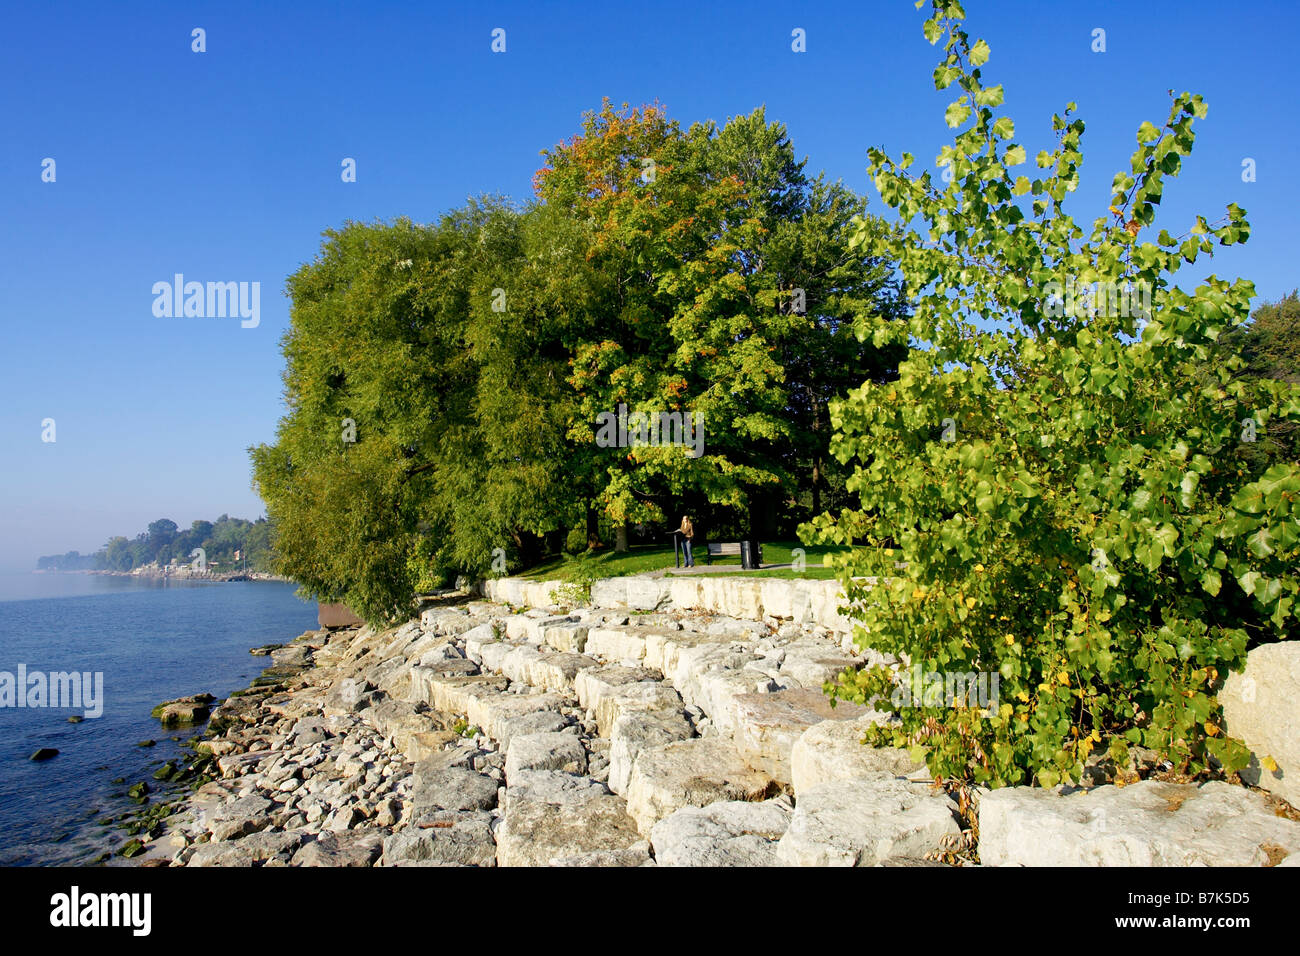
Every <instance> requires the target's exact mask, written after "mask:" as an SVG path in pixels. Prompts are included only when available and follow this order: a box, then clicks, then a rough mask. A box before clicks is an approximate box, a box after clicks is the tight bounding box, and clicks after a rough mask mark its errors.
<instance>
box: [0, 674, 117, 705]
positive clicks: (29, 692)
mask: <svg viewBox="0 0 1300 956" xmlns="http://www.w3.org/2000/svg"><path fill="white" fill-rule="evenodd" d="M0 707H31V708H42V707H45V708H50V709H53V710H64V709H67V710H80V711H81V712H82V713H83V715H84V716H86V717H90V718H92V719H93V718H95V717H101V716H103V713H104V673H103V671H95V672H94V673H91V672H90V671H85V672H84V673H82V672H78V671H51V672H50V673H48V674H47V673H45V672H44V671H29V670H28V669H27V665H26V664H19V665H18V673H17V674H14V673H11V672H10V671H0Z"/></svg>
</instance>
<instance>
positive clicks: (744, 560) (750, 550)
mask: <svg viewBox="0 0 1300 956" xmlns="http://www.w3.org/2000/svg"><path fill="white" fill-rule="evenodd" d="M762 564H763V549H762V548H761V547H760V546H759V543H758V542H757V541H742V542H740V566H741V567H742V568H744V569H745V570H746V571H753V570H755V569H757V568H759V567H761V566H762Z"/></svg>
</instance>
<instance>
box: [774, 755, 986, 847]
mask: <svg viewBox="0 0 1300 956" xmlns="http://www.w3.org/2000/svg"><path fill="white" fill-rule="evenodd" d="M956 806H957V805H956V804H955V803H954V802H953V800H952V799H951V798H949V797H948V796H947V794H944V793H936V792H934V791H933V789H932V788H931V787H929V786H926V785H923V784H917V783H909V782H908V781H906V780H900V779H898V778H897V777H894V776H892V775H890V774H878V775H876V776H875V777H869V778H864V779H857V780H838V781H833V782H831V783H823V784H819V785H817V786H815V787H812V788H810V789H808V790H806V791H805V792H804V793H802V794H800V796H799V798H798V802H797V804H796V805H795V810H794V816H793V817H792V818H791V820H790V827H789V829H787V830H786V832H785V835H784V836H783V837H781V842H780V844H779V845H778V846H777V860H778V862H779V863H780V864H781V865H783V866H875V865H876V864H879V863H885V862H887V861H889V860H912V859H920V858H922V857H924V856H925V855H926V854H927V853H931V852H933V851H936V850H939V849H941V848H942V847H943V840H944V838H945V837H957V836H959V835H960V833H961V829H960V827H959V826H958V824H957V820H956V818H955V816H954V815H953V814H954V811H955V810H956Z"/></svg>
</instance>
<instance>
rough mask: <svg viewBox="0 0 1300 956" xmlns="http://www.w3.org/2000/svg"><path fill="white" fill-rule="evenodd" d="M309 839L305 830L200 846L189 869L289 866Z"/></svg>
mask: <svg viewBox="0 0 1300 956" xmlns="http://www.w3.org/2000/svg"><path fill="white" fill-rule="evenodd" d="M306 839H307V834H306V833H304V832H303V831H302V830H282V831H276V832H273V833H254V834H252V835H251V836H246V837H244V838H243V839H242V840H235V841H233V842H230V843H200V844H199V845H198V846H196V847H194V850H193V853H192V854H191V856H190V858H189V862H188V863H187V864H186V865H187V866H288V865H289V862H290V861H291V860H292V859H293V857H294V855H295V853H296V852H297V850H298V848H299V847H300V846H302V844H303V841H305V840H306Z"/></svg>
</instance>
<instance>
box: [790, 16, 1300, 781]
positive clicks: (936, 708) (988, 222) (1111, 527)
mask: <svg viewBox="0 0 1300 956" xmlns="http://www.w3.org/2000/svg"><path fill="white" fill-rule="evenodd" d="M932 13H933V15H932V16H931V17H930V18H929V19H928V20H927V21H926V23H925V36H926V38H927V39H928V40H929V41H930V42H931V43H932V44H934V43H938V42H940V41H944V50H945V51H946V56H945V57H944V59H943V61H942V62H941V63H940V64H939V67H938V69H936V71H935V74H934V79H935V86H936V88H938V89H940V90H943V89H947V88H950V87H952V88H956V89H958V90H960V91H961V92H960V96H959V97H958V98H957V99H956V101H955V102H953V103H952V104H951V105H950V106H949V107H948V109H947V112H946V119H947V122H948V125H949V126H950V127H952V128H954V129H955V130H957V131H958V132H957V133H956V134H955V139H954V142H953V145H951V146H946V147H944V149H943V151H942V152H941V154H940V156H939V157H938V162H939V165H940V166H946V167H947V168H948V170H949V171H950V172H951V177H950V178H951V182H947V181H946V179H947V178H948V177H945V180H944V181H937V179H934V178H932V177H931V175H930V173H929V172H922V173H921V174H919V175H915V174H912V173H909V172H908V168H909V167H910V166H911V164H912V162H913V157H912V156H910V155H907V154H904V155H903V156H902V158H901V159H900V160H899V161H898V162H895V161H893V160H891V159H890V158H888V157H887V156H886V155H885V154H884V153H883V152H882V151H880V150H871V151H870V156H871V171H872V174H873V176H874V177H875V182H876V186H877V188H878V189H879V191H880V193H881V196H882V197H883V198H884V200H885V202H886V203H887V204H888V205H890V206H891V207H893V208H894V209H895V210H896V211H897V212H898V214H899V220H900V222H901V223H903V224H904V225H903V226H901V227H900V228H899V229H898V230H896V232H895V233H894V234H893V235H892V236H889V237H886V238H884V239H883V240H880V239H877V240H876V241H875V242H874V245H873V248H872V250H871V251H872V252H873V254H879V255H884V256H886V257H889V258H895V259H897V260H898V261H899V262H900V263H901V268H902V271H903V274H904V278H905V280H906V284H907V291H908V294H909V296H910V298H911V300H912V302H913V304H914V309H915V311H914V313H913V315H912V317H911V319H910V321H909V322H908V323H906V324H904V323H900V322H885V321H877V320H873V319H872V317H866V318H864V319H862V320H861V321H860V323H859V334H860V335H863V336H864V337H865V336H868V335H870V336H871V337H872V338H873V339H874V342H875V344H876V345H877V346H882V345H886V344H889V343H891V342H901V341H904V340H906V339H908V338H909V337H910V344H911V346H912V351H911V353H910V356H909V358H908V359H907V360H906V361H905V362H903V363H902V365H901V366H900V376H899V379H898V380H897V381H896V382H890V383H885V384H872V383H868V384H865V385H863V386H862V387H861V388H859V389H857V390H855V391H853V392H851V393H850V394H849V395H848V397H847V398H846V399H844V400H843V401H841V402H840V403H838V404H837V405H836V406H835V408H834V410H833V413H832V421H833V425H834V428H835V429H836V437H835V440H834V444H833V451H834V454H835V455H836V457H837V458H838V459H839V460H840V461H841V462H845V463H852V466H853V474H852V478H851V480H850V482H849V489H850V490H851V491H854V492H856V493H857V495H858V496H859V504H860V507H858V508H854V509H847V510H844V511H841V512H840V513H839V514H838V515H837V516H830V515H824V516H821V517H819V518H817V519H814V521H812V522H811V523H810V525H809V526H805V528H804V529H801V536H803V535H805V534H814V535H815V536H816V537H817V539H818V540H820V541H821V542H823V543H837V544H856V545H863V544H865V545H867V546H866V547H859V548H855V549H854V550H852V551H851V552H850V553H849V554H848V555H847V556H843V557H837V558H835V559H834V561H835V563H836V566H837V567H838V569H839V571H840V573H841V575H842V577H843V579H844V580H845V582H846V589H847V593H848V599H849V606H848V608H847V609H846V613H850V614H852V615H853V616H854V617H855V618H856V619H857V620H858V621H860V622H861V624H862V627H860V628H859V629H858V631H857V634H856V637H857V640H858V641H859V643H860V644H861V645H863V646H866V645H868V644H869V645H870V646H871V647H872V648H875V649H876V650H879V651H882V652H885V653H888V654H893V655H896V656H898V657H900V658H901V657H906V658H907V659H908V661H909V663H910V664H911V665H912V666H913V667H916V668H917V669H918V670H919V671H920V672H921V673H923V674H930V673H931V672H937V673H939V674H952V673H954V672H956V673H969V672H976V673H980V672H983V673H985V674H990V673H995V674H997V675H998V676H999V679H1000V695H999V700H998V701H997V702H996V704H991V705H990V706H989V707H988V708H987V710H986V709H984V708H976V707H948V708H945V707H943V706H941V705H939V704H936V702H934V701H928V702H927V701H924V700H922V701H919V702H915V703H916V704H917V706H901V705H898V706H894V710H895V711H896V713H897V715H898V717H899V722H898V723H896V724H894V725H892V726H890V727H886V728H880V729H877V730H875V731H873V732H872V734H871V735H870V738H869V742H871V743H875V744H894V745H907V746H913V747H920V748H923V749H924V750H925V752H926V759H927V762H928V765H929V767H930V769H931V770H932V771H933V772H934V773H935V774H936V775H938V776H943V777H953V778H960V779H965V780H969V781H974V782H978V783H981V784H987V785H993V786H1000V785H1007V784H1019V783H1024V782H1027V781H1033V780H1037V781H1038V782H1039V783H1041V784H1043V785H1045V786H1052V785H1055V784H1057V783H1059V782H1063V781H1077V780H1078V779H1079V778H1080V776H1081V774H1082V771H1083V768H1084V764H1085V762H1086V760H1087V759H1088V757H1089V755H1090V754H1096V753H1097V752H1099V751H1108V752H1109V754H1110V756H1112V757H1113V758H1115V759H1116V760H1117V761H1120V760H1123V759H1125V758H1126V755H1127V749H1128V747H1129V746H1130V745H1142V746H1145V747H1148V748H1151V749H1154V750H1156V751H1158V752H1159V753H1161V754H1162V755H1165V756H1166V757H1168V758H1169V759H1171V760H1173V761H1174V763H1175V764H1176V765H1177V767H1178V768H1179V769H1180V770H1182V771H1184V772H1189V773H1197V772H1201V771H1204V770H1206V769H1208V768H1209V767H1211V765H1212V763H1213V762H1214V761H1217V762H1218V763H1219V764H1220V765H1221V766H1222V767H1223V768H1225V769H1227V770H1229V771H1230V770H1233V769H1237V768H1240V767H1242V766H1243V765H1244V763H1245V760H1246V757H1247V754H1246V751H1245V748H1244V746H1243V745H1242V744H1240V742H1237V741H1233V740H1231V739H1228V738H1226V737H1225V735H1224V733H1223V731H1222V721H1221V719H1220V708H1219V705H1218V703H1217V701H1216V698H1215V695H1216V693H1217V691H1218V689H1219V688H1220V687H1221V686H1222V682H1223V680H1224V678H1225V677H1226V676H1227V673H1228V672H1229V671H1230V670H1233V669H1237V668H1240V667H1241V666H1242V665H1243V663H1244V658H1245V653H1246V650H1247V648H1248V646H1249V645H1250V643H1251V642H1252V641H1253V640H1272V639H1278V638H1282V637H1285V636H1286V634H1287V630H1288V628H1294V625H1295V618H1296V613H1295V609H1296V605H1295V601H1296V594H1297V585H1298V581H1297V575H1296V558H1297V556H1298V549H1297V544H1298V542H1300V534H1298V533H1297V527H1298V526H1300V525H1298V523H1297V518H1300V497H1298V495H1300V468H1297V465H1296V464H1295V463H1294V462H1280V463H1276V464H1274V465H1273V466H1271V467H1270V468H1268V470H1267V471H1266V472H1264V474H1263V475H1262V476H1260V477H1259V478H1258V479H1257V480H1251V479H1250V477H1249V476H1247V475H1246V474H1245V472H1244V471H1242V470H1241V469H1240V467H1239V461H1238V458H1237V455H1238V450H1239V448H1240V443H1241V442H1242V440H1243V439H1248V437H1249V436H1248V433H1249V431H1250V430H1251V429H1256V430H1257V431H1258V432H1259V433H1260V434H1263V433H1265V432H1267V430H1268V428H1269V427H1270V425H1271V423H1273V422H1275V421H1276V420H1278V419H1279V418H1283V419H1291V420H1294V419H1296V418H1300V397H1298V392H1297V388H1296V387H1295V386H1293V385H1289V384H1287V383H1283V382H1269V381H1261V380H1255V379H1246V378H1241V377H1238V376H1235V375H1234V374H1233V371H1234V370H1236V369H1239V368H1240V367H1241V360H1240V359H1239V358H1236V357H1230V358H1228V359H1227V360H1226V361H1223V362H1222V363H1210V362H1208V361H1207V358H1208V357H1209V356H1210V354H1211V351H1212V350H1213V349H1214V347H1215V342H1216V340H1217V339H1218V338H1219V336H1220V335H1221V334H1222V333H1223V332H1225V331H1226V330H1228V329H1230V328H1233V327H1235V326H1237V325H1239V324H1240V323H1242V322H1243V321H1245V320H1246V318H1247V316H1248V313H1249V303H1250V298H1251V296H1252V294H1253V286H1252V284H1251V283H1250V282H1247V281H1242V280H1236V281H1232V282H1228V281H1225V280H1222V279H1219V278H1217V277H1215V276H1213V275H1211V276H1209V277H1208V278H1206V279H1205V280H1204V281H1203V282H1202V284H1200V285H1199V286H1197V287H1196V288H1195V289H1194V290H1193V291H1190V292H1189V291H1185V290H1184V289H1183V288H1180V287H1179V286H1177V285H1175V284H1174V281H1173V279H1174V273H1176V272H1177V271H1178V269H1179V268H1180V267H1181V266H1182V265H1183V264H1184V263H1194V262H1196V261H1197V259H1198V257H1200V256H1201V255H1202V254H1206V253H1210V252H1212V250H1213V248H1214V246H1215V245H1216V244H1217V245H1225V246H1226V245H1230V244H1233V243H1236V242H1241V241H1244V240H1245V239H1246V237H1247V235H1248V232H1249V225H1248V223H1247V222H1246V220H1245V215H1244V213H1243V211H1242V210H1241V209H1239V208H1238V207H1237V206H1236V205H1229V206H1228V207H1227V214H1226V216H1225V217H1224V218H1223V220H1222V221H1220V222H1217V223H1210V222H1208V221H1207V220H1206V219H1205V218H1204V217H1199V216H1198V217H1197V218H1196V220H1195V222H1194V223H1193V224H1192V225H1191V227H1190V228H1189V229H1188V230H1187V231H1186V232H1185V233H1184V234H1183V235H1178V236H1174V235H1171V234H1170V233H1169V232H1167V231H1165V230H1160V231H1159V233H1158V234H1156V235H1152V230H1153V229H1154V227H1153V225H1152V223H1153V221H1154V214H1155V207H1156V205H1157V204H1158V203H1159V202H1160V198H1161V191H1162V189H1163V188H1164V183H1165V178H1166V177H1167V176H1174V175H1177V173H1178V171H1179V169H1180V167H1181V164H1182V161H1183V157H1185V156H1187V155H1188V154H1189V153H1190V151H1191V148H1192V143H1193V138H1194V134H1193V130H1192V126H1193V121H1194V120H1196V119H1201V118H1204V116H1205V115H1206V106H1205V104H1204V102H1203V101H1202V99H1201V98H1200V97H1199V96H1193V95H1191V94H1187V93H1184V94H1182V95H1179V96H1176V97H1174V98H1173V102H1172V107H1171V109H1170V112H1169V118H1168V120H1167V121H1166V122H1165V123H1164V125H1163V126H1159V127H1158V126H1156V125H1154V124H1153V123H1150V122H1146V123H1143V124H1142V125H1141V127H1140V129H1139V130H1138V133H1137V140H1138V148H1137V150H1136V152H1135V153H1134V154H1133V157H1132V165H1131V169H1129V170H1124V171H1121V172H1120V173H1119V174H1118V175H1117V176H1116V177H1115V180H1114V184H1113V194H1114V195H1113V197H1112V200H1111V204H1110V208H1109V210H1108V212H1106V213H1104V214H1103V215H1102V216H1100V217H1099V218H1097V219H1096V220H1095V222H1094V223H1093V224H1092V228H1091V231H1090V232H1085V230H1084V229H1083V228H1082V227H1081V226H1079V225H1078V224H1076V223H1075V221H1074V220H1073V218H1071V217H1070V216H1069V215H1067V214H1066V213H1065V212H1064V211H1063V209H1062V202H1063V200H1064V199H1065V197H1066V196H1067V195H1068V194H1069V193H1070V192H1071V191H1073V190H1074V189H1075V187H1076V185H1077V184H1078V181H1079V179H1078V177H1079V167H1080V162H1081V160H1082V154H1081V151H1080V140H1081V135H1082V133H1083V123H1082V121H1080V120H1079V119H1077V118H1072V115H1071V114H1072V112H1073V110H1074V105H1073V104H1070V105H1069V106H1068V107H1067V108H1066V110H1065V113H1064V115H1063V116H1062V115H1058V116H1054V117H1053V121H1052V128H1053V130H1054V132H1055V137H1056V144H1055V148H1054V149H1053V150H1052V151H1050V152H1049V151H1043V152H1041V153H1039V154H1038V157H1037V163H1036V165H1037V172H1028V173H1026V174H1021V173H1019V172H1017V171H1016V170H1017V169H1018V167H1021V166H1023V165H1024V164H1025V163H1026V152H1025V149H1024V147H1023V146H1021V145H1019V144H1017V143H1016V142H1015V139H1014V138H1015V125H1014V123H1013V122H1012V120H1011V119H1010V118H1008V117H1006V116H1003V115H999V114H1000V111H999V109H998V107H999V106H1000V104H1001V103H1002V99H1003V90H1002V87H1001V86H989V85H986V84H985V82H984V81H983V78H982V71H981V67H982V66H983V64H984V63H985V61H987V60H988V58H989V47H988V45H987V44H986V43H985V42H984V41H982V40H979V41H977V42H975V43H973V44H972V43H971V42H970V41H969V38H968V35H967V34H966V32H965V31H964V30H963V29H962V27H961V20H962V19H963V16H964V15H963V13H962V10H961V7H960V5H959V4H958V3H956V2H953V0H934V2H933V4H932ZM918 229H919V230H920V231H918ZM868 235H869V233H868V231H867V230H866V229H865V228H864V230H863V237H864V239H865V238H866V237H867V236H868ZM1094 283H1101V284H1102V285H1100V286H1099V287H1098V288H1099V289H1100V290H1101V291H1102V293H1103V295H1102V296H1100V297H1093V298H1092V300H1091V301H1087V300H1086V299H1085V300H1083V301H1081V300H1080V297H1079V295H1078V292H1079V290H1081V289H1083V288H1085V287H1091V286H1092V285H1093V284H1094ZM1107 291H1111V292H1118V293H1120V295H1117V296H1115V298H1116V299H1117V300H1118V301H1109V298H1108V296H1107V295H1106V294H1105V293H1106V292H1107ZM1128 292H1136V293H1138V294H1137V296H1135V297H1133V298H1131V299H1126V297H1125V293H1128ZM1126 302H1127V305H1128V307H1127V308H1125V307H1124V306H1125V304H1126ZM1148 303H1149V308H1148V307H1147V305H1148ZM900 560H901V561H903V562H906V564H905V570H898V566H897V565H896V562H898V561H900ZM866 575H874V576H878V583H876V584H875V586H870V584H869V582H867V581H863V580H855V579H854V578H855V577H860V576H866ZM895 679H896V678H894V676H893V674H892V673H891V671H890V670H889V669H888V668H882V667H868V668H863V669H860V670H856V671H848V672H846V673H844V674H843V675H842V676H841V677H840V679H839V680H838V681H837V682H835V683H834V684H833V685H828V690H829V691H830V692H831V693H832V694H833V695H834V696H835V697H841V698H845V699H849V700H853V701H857V702H864V703H865V702H868V701H872V700H876V701H877V706H884V707H885V708H886V709H888V707H889V706H892V705H885V704H884V703H883V701H881V700H880V698H886V699H887V698H889V697H890V696H891V692H892V690H893V683H894V681H895ZM930 704H934V705H933V706H931V705H930Z"/></svg>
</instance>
